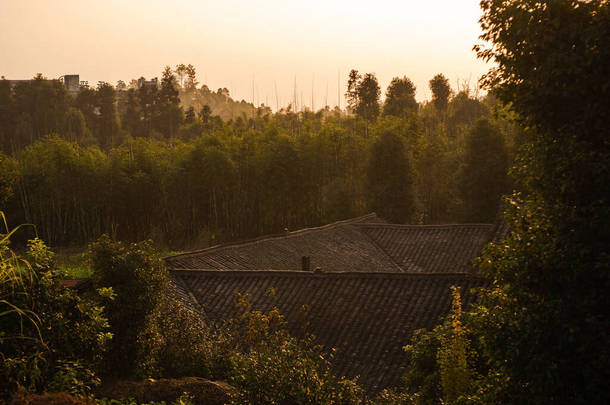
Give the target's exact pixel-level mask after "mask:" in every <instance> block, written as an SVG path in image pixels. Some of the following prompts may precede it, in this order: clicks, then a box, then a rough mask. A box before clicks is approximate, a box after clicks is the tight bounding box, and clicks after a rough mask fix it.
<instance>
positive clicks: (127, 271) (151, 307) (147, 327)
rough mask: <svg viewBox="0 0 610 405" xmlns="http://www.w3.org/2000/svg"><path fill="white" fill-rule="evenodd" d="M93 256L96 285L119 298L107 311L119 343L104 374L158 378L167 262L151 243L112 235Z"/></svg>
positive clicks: (95, 246) (94, 246) (98, 245)
mask: <svg viewBox="0 0 610 405" xmlns="http://www.w3.org/2000/svg"><path fill="white" fill-rule="evenodd" d="M89 252H90V257H91V260H92V267H93V270H94V281H95V284H96V285H97V286H98V287H111V288H112V289H113V291H114V292H115V293H116V298H115V299H114V300H113V301H112V302H111V303H110V305H108V306H107V308H106V310H107V312H106V313H107V316H108V320H109V321H110V330H111V331H112V333H113V335H114V338H113V340H112V342H111V345H110V348H109V351H108V355H107V357H106V361H105V368H104V372H105V373H106V374H107V375H112V376H114V377H130V378H134V377H135V378H144V377H151V376H156V375H158V374H159V364H158V355H159V351H160V349H161V347H162V344H163V337H162V335H161V333H160V330H159V320H160V318H161V314H162V307H163V303H164V300H165V298H166V296H167V285H168V280H169V277H168V274H167V270H166V268H165V265H164V264H163V261H162V260H161V259H160V258H159V257H158V255H157V254H156V253H155V251H154V250H153V248H152V245H151V242H149V241H148V242H140V243H132V244H124V243H121V242H113V241H112V240H110V238H109V237H108V236H106V235H104V236H102V237H101V238H100V239H99V240H98V241H97V242H95V243H92V244H91V245H90V247H89Z"/></svg>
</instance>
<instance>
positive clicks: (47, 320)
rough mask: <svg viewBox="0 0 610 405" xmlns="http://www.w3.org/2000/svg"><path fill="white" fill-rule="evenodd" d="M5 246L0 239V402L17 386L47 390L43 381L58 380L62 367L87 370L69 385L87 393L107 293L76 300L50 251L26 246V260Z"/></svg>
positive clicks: (103, 334)
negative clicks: (60, 280)
mask: <svg viewBox="0 0 610 405" xmlns="http://www.w3.org/2000/svg"><path fill="white" fill-rule="evenodd" d="M8 243H9V242H8V237H6V236H4V237H2V238H0V263H1V266H0V272H1V274H0V275H1V277H0V280H1V282H0V297H1V298H0V300H1V304H2V309H0V315H1V316H0V393H1V394H0V400H7V399H8V398H10V396H11V395H12V393H14V392H15V391H16V390H17V388H18V386H23V387H25V388H26V389H27V390H29V391H32V392H40V391H42V390H47V389H53V386H51V385H49V382H50V381H54V379H56V380H55V381H61V379H62V377H61V375H62V373H65V371H66V369H65V368H63V367H64V366H65V365H68V364H72V365H76V364H78V367H79V370H80V371H84V370H87V372H86V373H85V374H86V376H85V374H81V373H80V372H77V373H76V374H73V375H72V377H73V385H74V386H75V387H76V386H81V388H82V391H83V392H85V391H88V390H87V389H86V388H85V387H92V386H93V385H95V384H92V382H93V381H95V380H96V377H95V371H96V370H97V369H98V366H99V363H100V360H101V358H102V355H103V353H104V351H105V348H106V344H107V342H108V340H109V339H110V338H111V335H110V334H109V333H108V330H107V329H108V323H107V320H106V318H105V317H104V316H103V306H102V304H103V303H104V302H105V301H106V300H107V298H108V296H109V293H111V292H110V291H103V293H104V296H101V295H100V294H98V293H95V292H91V293H90V294H89V295H88V296H82V297H81V296H78V295H77V294H76V292H75V291H73V290H70V289H67V288H64V287H63V286H61V284H60V283H59V279H60V274H59V273H58V272H57V271H56V269H55V267H54V262H53V253H52V252H51V251H50V250H49V249H48V248H47V247H46V246H45V244H44V243H43V242H42V241H40V240H39V239H34V240H32V241H30V242H29V245H28V250H27V253H26V258H27V260H25V259H21V258H18V257H17V256H16V255H15V254H14V253H12V252H11V251H10V249H9V248H8ZM64 375H65V374H64ZM81 377H83V379H82V380H81V379H80V378H81Z"/></svg>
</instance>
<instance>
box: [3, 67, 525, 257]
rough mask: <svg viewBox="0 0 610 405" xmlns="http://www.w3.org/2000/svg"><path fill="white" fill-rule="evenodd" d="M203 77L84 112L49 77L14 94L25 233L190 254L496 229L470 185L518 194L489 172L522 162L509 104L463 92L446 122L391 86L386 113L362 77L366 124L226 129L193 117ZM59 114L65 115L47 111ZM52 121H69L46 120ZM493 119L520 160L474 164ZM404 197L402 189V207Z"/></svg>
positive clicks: (12, 145) (400, 83) (10, 173)
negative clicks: (376, 226) (353, 222)
mask: <svg viewBox="0 0 610 405" xmlns="http://www.w3.org/2000/svg"><path fill="white" fill-rule="evenodd" d="M186 68H188V66H186V67H185V69H186ZM187 70H188V69H187ZM189 72H190V73H186V70H184V69H182V68H181V69H177V70H176V71H175V73H176V74H174V73H173V72H172V71H171V69H169V68H166V70H165V71H164V73H163V77H162V79H161V80H160V81H159V82H158V83H157V84H155V83H156V82H154V81H153V82H148V81H144V79H141V80H139V81H137V82H135V81H134V83H132V86H131V87H129V88H128V87H126V86H117V87H116V88H114V87H112V86H110V85H108V84H104V83H101V84H100V85H99V86H98V87H97V88H96V89H92V88H88V87H83V88H82V89H81V90H80V92H79V93H78V94H77V95H76V96H75V97H74V98H73V97H72V96H70V95H69V94H67V93H66V91H65V89H64V88H63V87H62V86H59V85H55V84H53V83H54V82H53V81H48V80H44V79H43V78H42V77H38V78H36V80H34V81H32V82H29V83H27V82H26V83H20V84H19V85H17V86H16V87H15V88H14V89H12V90H11V89H10V87H8V82H6V81H2V86H3V87H2V88H3V89H4V90H3V91H2V92H0V98H2V99H1V100H0V105H3V106H5V107H3V108H6V109H8V111H10V112H11V113H10V114H6V115H0V119H6V120H5V122H3V123H1V124H2V125H0V127H2V128H4V131H5V133H4V141H5V142H3V145H4V149H5V153H6V154H0V189H1V190H2V192H3V193H2V197H1V199H0V204H2V208H3V209H4V210H5V211H6V212H7V213H8V214H9V218H11V219H12V220H13V221H15V223H33V224H35V225H36V226H37V229H38V231H39V233H40V235H41V236H42V237H43V238H44V239H45V240H47V241H49V243H52V244H53V245H69V244H76V245H80V246H84V245H85V244H86V243H88V242H89V241H91V240H95V239H96V238H97V237H99V236H100V235H101V234H103V233H107V234H109V235H111V236H112V237H113V238H117V239H120V240H128V241H136V240H142V239H147V238H150V239H153V240H154V241H155V242H156V243H158V244H160V245H164V246H167V247H171V248H181V249H183V248H188V247H191V246H198V247H202V246H206V245H209V244H213V243H218V242H222V241H228V240H235V239H238V238H246V237H252V236H258V235H261V234H267V233H274V232H279V231H282V230H284V229H286V228H288V229H296V228H300V227H305V226H314V225H320V224H324V223H328V222H332V221H335V220H339V219H345V218H348V217H353V216H356V215H362V214H365V213H367V212H370V211H371V210H376V211H378V213H379V214H380V215H382V216H388V219H390V217H391V220H393V221H398V222H411V223H443V222H445V223H446V222H458V221H460V220H463V219H464V218H469V217H472V218H475V217H476V220H477V221H483V222H491V221H493V220H494V216H495V213H496V209H495V208H486V210H485V212H476V213H474V212H471V211H472V210H477V211H478V210H479V208H478V207H476V206H473V205H472V204H470V203H469V201H468V200H467V198H465V197H464V193H462V191H461V190H462V189H463V188H462V184H463V182H460V177H459V176H458V175H457V174H458V173H461V172H464V173H466V172H467V173H469V174H468V176H469V177H468V178H469V179H471V181H470V183H469V187H474V188H476V187H478V182H479V181H482V182H484V183H485V184H493V185H495V186H498V187H497V189H498V190H499V191H496V190H494V192H493V193H487V194H486V197H488V203H487V205H486V207H487V206H495V205H496V204H498V193H499V192H500V191H506V190H503V189H501V187H500V185H503V184H506V181H505V179H504V177H505V173H504V172H502V171H501V170H496V171H493V172H489V170H488V169H489V167H488V166H489V165H486V163H485V162H490V161H491V162H493V161H494V159H495V158H497V155H504V154H508V155H510V154H511V153H512V152H511V151H512V149H511V148H513V147H514V145H515V140H514V138H515V133H514V131H513V130H512V127H511V123H510V119H511V118H512V117H510V116H509V115H506V114H504V115H502V114H501V112H502V111H503V110H501V108H500V107H499V105H498V104H497V102H496V101H495V99H494V98H493V97H489V98H487V99H483V100H478V99H474V98H473V97H472V96H471V95H470V94H468V93H467V92H460V93H458V95H457V96H456V97H454V98H452V99H450V98H449V96H447V108H446V111H443V112H439V111H438V110H437V108H435V107H434V105H433V103H427V104H423V105H421V106H418V104H417V103H416V102H415V99H414V91H415V88H414V86H413V84H412V83H411V81H410V80H409V79H408V78H406V77H403V78H402V79H398V78H396V79H395V80H394V81H393V82H392V83H391V84H390V86H389V88H388V89H387V92H386V94H387V98H386V101H385V104H384V106H383V108H382V106H381V105H380V104H379V99H378V98H379V87H378V85H377V81H376V79H375V77H374V75H372V74H365V75H364V76H361V75H360V74H358V72H356V71H354V72H352V76H353V77H351V79H350V83H348V89H349V92H348V99H349V100H350V109H351V111H353V112H354V114H353V115H352V114H349V113H347V114H346V113H344V112H342V111H339V110H333V111H331V110H329V109H328V108H326V109H322V110H319V111H317V112H315V113H314V112H311V111H301V112H293V111H292V109H291V108H288V109H287V110H281V111H279V112H278V113H275V114H271V113H270V111H269V110H268V109H267V108H259V109H256V110H253V111H254V112H253V113H252V114H251V115H238V116H235V117H234V118H233V119H229V120H228V121H223V120H222V119H221V118H219V117H218V116H215V115H213V112H212V111H213V110H212V108H210V106H208V105H206V104H204V105H201V104H200V103H199V104H197V103H195V104H193V103H190V104H186V103H182V104H181V100H182V101H184V100H185V99H189V100H191V101H192V99H193V98H192V97H190V96H189V97H190V98H189V97H186V98H185V97H183V96H184V94H187V93H188V94H191V95H193V94H195V93H196V92H199V91H202V92H204V91H206V90H205V88H204V87H202V88H201V89H197V88H196V86H195V85H194V84H192V83H194V82H196V79H195V78H194V76H193V75H194V72H193V71H192V70H189ZM189 75H190V76H189ZM47 93H49V94H47ZM51 93H52V94H53V95H51ZM45 94H47V96H45ZM45 97H46V98H45ZM193 97H194V98H195V99H197V97H196V96H193ZM223 97H224V96H223ZM56 99H61V100H64V101H62V103H63V104H62V103H56V105H55V106H54V107H52V106H50V105H47V104H48V102H50V101H53V100H56ZM19 100H22V101H19ZM49 100H50V101H49ZM113 100H116V103H114V102H113ZM187 105H188V108H187V107H186V106H187ZM26 106H29V107H27V108H26ZM31 106H34V107H31ZM28 108H30V109H28ZM31 108H33V110H31ZM185 108H187V110H186V112H185V111H184V109H185ZM46 110H49V111H52V112H53V115H52V117H55V118H53V119H52V120H51V118H50V117H51V115H50V113H49V114H47V115H45V117H46V118H44V117H42V116H41V117H38V115H36V116H35V117H34V116H33V115H32V114H33V112H32V111H36V112H38V113H39V112H40V111H46ZM381 111H383V114H382V118H380V119H378V118H377V116H378V115H379V114H380V112H381ZM498 112H500V113H498ZM24 114H25V115H26V116H27V117H26V118H24V120H25V121H23V122H22V123H21V124H19V125H17V124H18V122H14V120H15V119H17V121H19V119H18V117H21V116H22V115H24ZM39 115H40V114H39ZM3 117H4V118H3ZM32 117H34V118H35V120H34V121H32V119H33V118H32ZM480 117H485V118H487V119H488V120H489V121H490V122H492V124H491V125H492V126H494V127H497V128H499V130H500V133H501V134H502V136H505V137H506V138H507V139H506V142H505V143H506V148H508V149H507V151H504V150H496V149H493V150H489V151H488V150H487V149H486V144H483V145H482V148H479V149H476V148H475V149H473V150H472V151H469V149H468V145H469V143H468V141H467V139H468V138H469V137H470V134H471V132H472V131H471V128H472V126H473V125H474V124H475V122H476V120H477V119H478V118H480ZM43 118H44V119H43ZM26 124H27V125H26ZM28 125H29V126H28ZM26 127H27V128H29V129H28V131H29V132H27V131H26V132H27V134H26V135H23V134H25V132H23V131H22V130H24V128H26ZM19 128H21V129H19ZM27 128H26V129H27ZM18 129H19V130H18ZM19 131H21V132H19ZM19 134H22V135H23V136H22V135H19ZM388 137H389V138H392V139H393V141H392V142H394V144H395V145H396V147H397V148H399V149H397V150H395V151H389V152H391V153H393V154H398V155H400V158H399V159H390V160H389V161H388V162H385V161H384V160H383V159H384V158H383V157H382V156H381V155H380V153H381V151H380V149H379V145H381V144H383V143H384V142H385V143H387V140H388V139H389V138H388ZM381 138H384V140H382V139H381ZM375 145H377V146H375ZM498 145H500V144H498ZM481 154H482V155H485V156H479V155H481ZM380 159H381V160H380ZM399 161H401V162H403V163H400V164H398V162H399ZM407 162H408V164H407ZM382 163H383V165H381V164H382ZM386 163H387V164H386ZM390 166H391V167H390ZM500 166H501V165H500ZM462 168H463V169H464V170H462ZM490 173H492V175H490ZM471 174H472V176H471ZM403 179H404V181H403ZM472 179H474V180H472ZM388 185H389V187H388ZM393 185H394V186H395V185H401V187H399V188H398V189H396V190H400V192H399V193H397V194H396V195H395V196H392V195H391V194H392V187H393ZM401 200H404V201H401ZM397 206H402V208H396V207H397ZM385 207H387V209H386V208H385ZM466 214H472V215H470V216H468V215H466Z"/></svg>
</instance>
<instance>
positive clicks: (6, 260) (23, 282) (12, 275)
mask: <svg viewBox="0 0 610 405" xmlns="http://www.w3.org/2000/svg"><path fill="white" fill-rule="evenodd" d="M0 220H1V221H2V222H1V223H0V225H3V227H4V232H3V233H0V318H1V317H5V316H9V315H12V314H16V315H18V318H19V322H20V330H21V331H23V324H24V322H30V323H32V325H33V326H34V327H35V328H36V330H37V333H38V338H39V339H40V342H41V343H44V342H43V339H42V335H41V333H40V328H39V326H38V325H39V323H40V318H39V317H38V315H36V313H34V312H33V311H31V310H28V309H22V308H20V307H19V306H17V305H15V303H14V302H11V301H12V300H11V297H13V296H14V294H15V293H16V292H17V291H30V289H29V288H27V287H28V286H31V285H32V284H33V283H34V281H35V277H36V273H35V272H34V271H33V270H32V267H31V266H30V264H29V263H28V262H27V261H26V260H24V259H20V258H19V257H17V255H15V253H14V252H13V251H12V250H11V249H10V248H9V244H10V237H11V236H12V235H13V234H14V233H15V232H17V230H19V228H21V227H22V226H23V225H19V226H17V227H16V228H13V229H10V228H9V226H8V222H7V220H6V216H5V215H4V212H2V211H0ZM28 299H31V297H28ZM5 339H30V338H26V337H25V336H23V334H22V333H21V334H20V335H18V336H5V334H4V331H1V330H0V342H1V341H2V340H5Z"/></svg>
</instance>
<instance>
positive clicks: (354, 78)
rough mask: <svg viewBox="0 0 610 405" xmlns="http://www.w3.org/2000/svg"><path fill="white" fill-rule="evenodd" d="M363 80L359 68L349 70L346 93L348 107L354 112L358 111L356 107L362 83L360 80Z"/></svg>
mask: <svg viewBox="0 0 610 405" xmlns="http://www.w3.org/2000/svg"><path fill="white" fill-rule="evenodd" d="M361 80H362V77H361V76H360V74H359V73H358V71H357V70H355V69H352V70H351V71H350V72H349V78H348V79H347V92H346V93H345V99H346V100H347V108H348V109H349V110H350V111H352V112H356V108H358V104H359V102H358V100H359V97H358V86H359V84H360V81H361Z"/></svg>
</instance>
